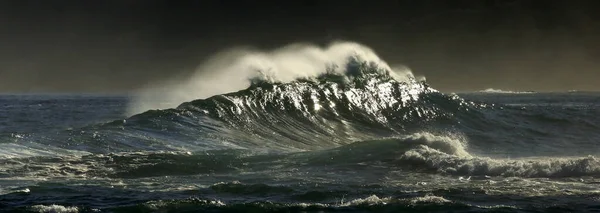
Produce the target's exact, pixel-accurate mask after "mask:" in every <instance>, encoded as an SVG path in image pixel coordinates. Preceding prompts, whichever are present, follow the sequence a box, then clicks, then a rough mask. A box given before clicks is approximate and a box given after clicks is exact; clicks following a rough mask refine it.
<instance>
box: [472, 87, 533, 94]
mask: <svg viewBox="0 0 600 213" xmlns="http://www.w3.org/2000/svg"><path fill="white" fill-rule="evenodd" d="M479 92H480V93H505V94H532V93H535V92H534V91H507V90H500V89H494V88H488V89H484V90H480V91H479Z"/></svg>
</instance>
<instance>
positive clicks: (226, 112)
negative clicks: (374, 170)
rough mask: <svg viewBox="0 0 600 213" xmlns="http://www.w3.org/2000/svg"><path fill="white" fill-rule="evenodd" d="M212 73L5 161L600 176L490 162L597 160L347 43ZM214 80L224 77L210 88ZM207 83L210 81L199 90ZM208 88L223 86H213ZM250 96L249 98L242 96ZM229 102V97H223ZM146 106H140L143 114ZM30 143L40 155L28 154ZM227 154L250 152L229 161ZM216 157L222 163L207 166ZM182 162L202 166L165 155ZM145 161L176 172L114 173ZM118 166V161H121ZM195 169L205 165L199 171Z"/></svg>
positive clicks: (10, 146)
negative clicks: (158, 100) (254, 163)
mask: <svg viewBox="0 0 600 213" xmlns="http://www.w3.org/2000/svg"><path fill="white" fill-rule="evenodd" d="M225 59H229V58H228V57H225ZM225 59H223V58H220V59H219V60H217V61H220V60H225ZM215 60H216V59H215ZM208 64H209V65H207V67H210V68H215V70H214V71H213V72H199V74H198V75H199V76H200V77H197V78H196V77H194V78H192V79H191V81H190V82H188V83H184V86H183V87H178V88H174V89H173V88H170V89H169V91H168V92H175V93H180V92H182V91H188V92H190V94H191V95H193V96H198V95H199V96H200V97H202V96H210V97H206V98H204V99H196V100H191V101H189V102H184V103H180V104H179V105H178V106H176V107H174V108H170V109H154V110H148V111H145V112H143V113H139V114H136V115H133V116H131V117H129V118H127V119H125V120H117V121H113V122H109V123H104V124H98V125H92V126H87V127H84V128H79V129H73V130H68V131H65V132H61V133H59V134H56V135H52V136H47V135H30V136H27V137H23V136H21V137H15V138H13V140H14V141H15V142H16V143H19V145H18V147H17V148H15V146H16V145H15V144H16V143H4V144H2V147H4V148H6V149H2V150H3V151H2V152H0V153H1V154H2V155H4V156H5V157H17V156H25V157H26V156H39V155H44V156H52V153H54V154H56V155H58V156H65V155H69V154H70V155H72V156H75V154H74V153H77V156H83V157H76V158H86V159H88V160H92V161H94V162H102V163H101V164H102V165H104V166H103V167H107V168H108V167H110V168H111V169H108V170H103V169H98V168H92V169H90V168H89V167H88V166H83V165H82V167H77V168H82V169H80V170H78V169H75V171H78V173H79V174H87V171H94V172H97V171H104V174H103V175H104V176H110V177H121V178H126V177H139V176H141V177H144V176H154V175H168V174H170V173H174V174H196V173H197V172H198V171H226V170H227V171H229V170H228V169H232V170H235V168H242V167H244V165H243V163H244V162H248V161H249V160H250V159H248V158H246V157H248V156H256V155H260V154H265V153H270V154H276V155H274V156H271V157H267V158H265V159H268V160H274V159H278V160H281V159H287V161H286V162H288V161H289V162H292V164H294V165H291V167H294V166H298V165H303V164H314V163H316V164H320V165H323V164H327V165H329V164H332V165H335V164H336V163H348V162H356V163H361V162H385V163H387V164H389V165H390V166H394V167H402V168H408V169H413V170H416V171H422V172H434V173H443V174H450V175H473V176H522V177H572V176H586V175H600V163H599V161H598V160H597V159H596V158H595V157H593V156H590V157H572V158H567V157H564V156H553V157H540V156H539V155H536V153H534V152H531V154H532V155H533V156H537V157H538V158H535V159H534V158H524V157H526V156H517V158H516V159H502V158H491V157H486V154H493V153H489V152H487V153H486V151H489V150H491V149H490V147H494V149H506V150H508V151H510V150H511V149H525V148H528V147H536V149H537V150H538V152H539V153H551V152H552V151H554V152H555V153H557V152H564V149H565V148H573V149H572V150H575V151H573V152H578V153H580V152H579V151H577V150H576V149H574V148H580V149H582V150H594V148H593V147H585V146H582V145H581V144H579V143H578V142H577V141H573V142H571V143H568V144H563V145H562V146H561V147H558V148H557V147H552V146H548V145H540V144H539V143H538V142H536V141H523V140H522V139H521V140H519V139H518V138H511V137H512V136H511V135H515V133H518V134H520V135H521V136H522V135H533V136H535V137H537V138H543V139H546V138H547V139H548V140H552V138H555V135H553V134H552V132H548V131H547V130H544V129H545V128H546V127H548V128H560V126H561V125H563V126H569V125H574V124H573V123H571V121H570V120H568V119H556V118H554V117H551V116H555V114H548V113H545V112H544V111H535V112H534V113H532V112H530V111H525V110H524V109H523V108H521V107H511V106H499V105H493V104H485V103H480V102H473V101H467V100H465V99H463V98H460V97H458V96H457V95H447V94H443V93H441V92H439V91H437V90H435V89H433V88H431V87H430V86H429V85H428V84H427V83H425V82H422V81H418V80H417V79H416V78H415V77H413V76H412V74H410V72H408V71H407V70H401V71H400V72H397V71H394V70H393V69H392V68H391V67H390V66H389V65H387V64H386V63H385V62H383V61H381V60H380V59H379V58H378V57H377V56H376V55H375V54H374V53H373V52H372V51H371V50H369V49H368V48H365V47H363V46H361V45H358V44H354V43H338V44H333V45H331V46H329V47H328V48H325V49H320V48H317V47H314V46H306V45H304V46H299V45H296V46H290V47H286V48H283V49H281V50H277V51H273V52H269V53H264V52H262V53H261V52H252V54H250V53H248V52H244V54H241V55H238V57H237V58H235V60H233V62H231V64H219V66H217V65H210V64H211V63H208ZM237 70H241V71H240V73H239V75H237V74H236V75H234V74H232V73H231V72H234V71H237ZM236 73H237V72H236ZM207 75H210V76H212V77H211V78H204V77H207ZM227 76H229V77H227ZM232 76H233V77H232ZM199 79H203V80H201V81H200V82H198V81H196V80H199ZM205 81H210V82H212V83H211V84H203V82H205ZM224 82H228V83H227V84H225V83H224ZM241 87H245V88H244V89H241V90H239V91H233V92H232V91H230V90H237V88H241ZM206 88H210V90H208V93H206V94H203V95H202V94H199V93H196V91H207V90H206ZM224 91H228V93H223V94H220V93H221V92H224ZM209 93H210V94H209ZM212 93H218V94H212ZM168 97H170V98H175V99H176V100H180V99H181V98H184V99H187V98H191V96H190V97H188V96H186V97H183V96H178V95H168ZM137 101H139V100H137ZM139 103H141V102H134V104H133V105H134V106H136V105H137V106H141V105H138V104H139ZM142 105H143V104H142ZM134 108H136V109H141V108H139V107H134ZM142 108H144V107H142ZM549 120H552V121H553V123H550V122H548V121H549ZM590 122H592V123H583V124H581V123H582V122H578V123H579V124H577V125H585V126H582V128H589V129H598V127H599V126H600V124H598V125H596V123H593V122H594V121H590ZM549 125H553V126H549ZM515 126H517V127H519V128H515ZM490 129H493V130H494V131H493V132H490V131H489V130H490ZM500 139H501V140H500ZM25 141H26V142H28V143H22V142H25ZM588 144H590V143H588ZM23 146H26V147H28V149H25V148H23ZM507 147H508V148H507ZM42 150H49V151H42ZM227 150H243V151H241V152H239V153H238V152H237V151H236V152H234V151H232V153H229V154H228V152H226V151H227ZM209 151H210V152H219V155H221V156H220V157H214V158H213V157H208V156H204V155H202V154H198V153H202V152H209ZM307 151H308V152H307ZM171 152H172V153H192V154H189V155H181V154H175V155H174V156H171V155H169V154H164V153H171ZM135 153H144V154H142V156H145V157H144V158H145V159H146V160H149V159H152V158H153V157H158V158H160V159H162V160H165V159H171V158H173V159H171V160H172V161H171V163H172V164H164V163H148V165H149V166H137V167H135V168H129V167H127V166H118V165H119V164H113V162H112V161H114V160H115V159H119V160H122V161H123V162H130V161H131V162H133V161H134V160H131V158H135V159H137V160H136V161H135V162H137V163H139V162H141V161H143V160H141V159H140V156H138V155H136V154H135ZM107 155H111V156H110V157H108V159H110V160H108V159H107V157H106V156H107ZM336 156H337V157H336ZM541 156H543V155H541ZM529 157H532V156H529ZM51 159H52V158H51ZM239 159H246V160H247V161H238V160H239ZM260 159H262V158H260ZM327 159H335V160H334V161H333V162H332V161H330V160H327ZM263 160H264V159H263ZM6 161H10V162H5V163H6V164H7V165H8V164H14V165H16V166H15V167H14V168H13V169H9V170H10V171H11V172H12V173H15V174H17V173H20V172H27V170H23V171H21V170H20V169H19V168H21V167H19V166H20V165H22V164H19V163H18V162H16V161H12V160H6ZM69 161H71V162H80V161H79V160H77V159H75V160H73V159H70V160H69ZM15 162H16V163H15ZM40 162H45V160H44V159H41V161H40ZM81 162H84V161H81ZM187 162H205V163H203V164H200V165H201V166H200V167H197V166H196V164H191V165H188V164H187ZM209 162H213V163H209ZM215 162H227V163H225V164H223V163H215ZM239 163H241V164H239ZM74 164H75V165H77V163H74ZM123 164H128V163H123ZM70 165H73V164H70ZM172 165H177V166H172ZM172 168H183V169H182V170H177V169H172ZM189 168H192V169H189ZM53 169H54V170H52V169H51V170H50V171H47V173H49V174H54V173H55V171H56V168H53ZM64 169H65V170H70V167H69V168H64ZM59 170H60V169H59ZM38 171H41V172H44V170H38ZM9 173H10V172H9ZM67 173H69V172H67ZM36 175H42V176H43V174H36ZM93 175H97V174H93Z"/></svg>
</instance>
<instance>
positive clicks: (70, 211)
mask: <svg viewBox="0 0 600 213" xmlns="http://www.w3.org/2000/svg"><path fill="white" fill-rule="evenodd" d="M31 210H32V211H34V212H40V213H77V212H79V208H77V207H76V206H73V207H70V206H69V207H67V206H61V205H55V204H52V205H35V206H32V207H31Z"/></svg>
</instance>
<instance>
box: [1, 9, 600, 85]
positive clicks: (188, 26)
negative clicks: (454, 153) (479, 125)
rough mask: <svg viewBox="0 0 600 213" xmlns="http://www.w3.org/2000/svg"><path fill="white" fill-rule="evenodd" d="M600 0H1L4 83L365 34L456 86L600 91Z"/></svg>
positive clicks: (143, 68)
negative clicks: (237, 48)
mask: <svg viewBox="0 0 600 213" xmlns="http://www.w3.org/2000/svg"><path fill="white" fill-rule="evenodd" d="M599 3H600V2H598V1H583V0H582V1H516V0H513V1H500V0H473V1H466V0H464V1H437V0H420V1H415V0H398V1H378V2H375V1H372V2H371V1H356V0H354V1H352V0H349V1H315V0H313V1H248V0H242V1H152V0H150V1H143V0H121V1H116V0H114V1H113V0H106V1H75V0H73V1H71V0H59V1H43V0H37V1H36V0H8V1H2V2H0V47H1V48H0V91H5V92H11V91H36V92H39V91H41V92H48V91H68V92H78V91H82V92H126V91H130V90H132V89H135V88H138V87H140V86H141V85H145V84H150V83H152V82H155V81H157V80H160V79H164V78H168V77H169V76H173V75H180V74H185V73H186V72H191V70H193V68H194V67H195V66H197V65H198V64H199V63H201V61H202V59H203V58H205V57H207V56H209V55H211V54H213V53H214V52H216V51H218V50H220V49H224V48H229V47H233V46H236V45H253V46H257V47H260V48H273V47H277V46H280V45H283V44H287V43H290V42H316V43H326V42H328V41H330V40H336V39H344V40H351V41H357V42H361V43H364V44H366V45H368V46H370V47H372V48H373V49H374V50H375V51H376V52H378V53H379V54H380V55H381V56H382V58H384V59H385V60H386V61H388V62H389V63H391V64H395V63H402V64H405V65H408V66H409V67H411V68H412V69H413V71H414V72H416V73H418V74H422V75H425V76H427V79H428V81H429V82H430V84H432V85H433V86H434V87H436V88H439V89H442V90H446V91H462V90H478V89H484V88H488V87H493V88H504V89H512V90H565V89H580V90H598V89H600V86H599V85H600V82H599V81H598V80H597V79H600V70H599V68H600V63H599V62H597V60H596V59H597V58H598V57H599V56H600V52H599V51H600V41H599V40H598V39H597V38H598V36H600V22H599V21H600V17H599V14H598V13H597V11H598V9H600V5H599Z"/></svg>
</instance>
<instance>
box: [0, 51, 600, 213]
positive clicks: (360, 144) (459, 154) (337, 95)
mask: <svg viewBox="0 0 600 213" xmlns="http://www.w3.org/2000/svg"><path fill="white" fill-rule="evenodd" d="M347 70H348V71H347V72H345V73H343V74H334V73H328V74H323V75H320V76H318V77H315V78H313V79H299V80H296V81H292V82H290V83H272V82H266V81H257V82H254V84H253V85H252V86H251V87H250V88H248V89H246V90H242V91H239V92H235V93H229V94H223V95H217V96H214V97H211V98H208V99H203V100H195V101H191V102H187V103H183V104H181V105H180V106H179V107H177V108H175V109H168V110H151V111H147V112H145V113H141V114H137V115H134V116H131V117H125V116H123V115H124V113H125V111H126V107H127V103H128V101H129V98H128V97H115V96H86V95H2V96H0V209H2V210H3V211H6V212H186V211H256V212H264V211H286V212H288V211H291V212H296V211H303V212H312V211H315V212H316V211H319V212H321V211H358V212H363V211H386V212H388V211H389V212H398V211H402V212H448V211H452V212H488V211H491V212H563V211H564V212H586V211H590V212H592V211H600V191H599V187H600V180H599V176H600V161H599V160H598V159H597V158H596V157H595V156H596V155H597V154H598V153H600V146H598V141H599V139H600V120H598V119H597V118H598V117H600V94H599V93H585V92H575V93H494V92H485V93H468V94H443V93H440V92H438V91H436V90H435V89H433V88H431V87H430V86H429V85H426V84H424V83H421V82H417V81H415V80H414V79H411V80H408V81H398V80H396V79H394V78H393V77H392V76H390V75H389V74H388V73H387V72H386V70H381V69H379V68H378V67H376V66H374V65H368V64H365V63H360V62H357V61H355V62H351V63H350V64H348V67H347Z"/></svg>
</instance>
